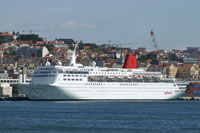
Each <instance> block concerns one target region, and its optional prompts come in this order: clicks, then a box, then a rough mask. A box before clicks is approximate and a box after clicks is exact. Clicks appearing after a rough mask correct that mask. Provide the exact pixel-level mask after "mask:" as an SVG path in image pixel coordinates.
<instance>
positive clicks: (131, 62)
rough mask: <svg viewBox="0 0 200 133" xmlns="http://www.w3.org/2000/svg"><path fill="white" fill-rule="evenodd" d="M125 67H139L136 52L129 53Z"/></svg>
mask: <svg viewBox="0 0 200 133" xmlns="http://www.w3.org/2000/svg"><path fill="white" fill-rule="evenodd" d="M123 68H127V69H136V68H137V62H136V56H135V55H134V54H130V53H129V54H128V55H127V56H126V60H125V63H124V66H123Z"/></svg>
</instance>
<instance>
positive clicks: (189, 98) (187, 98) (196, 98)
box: [179, 96, 200, 100]
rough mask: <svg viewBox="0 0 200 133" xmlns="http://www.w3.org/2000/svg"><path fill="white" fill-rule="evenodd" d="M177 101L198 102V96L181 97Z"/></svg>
mask: <svg viewBox="0 0 200 133" xmlns="http://www.w3.org/2000/svg"><path fill="white" fill-rule="evenodd" d="M179 100H200V96H194V97H191V96H182V97H180V98H179Z"/></svg>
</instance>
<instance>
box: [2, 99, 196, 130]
mask: <svg viewBox="0 0 200 133" xmlns="http://www.w3.org/2000/svg"><path fill="white" fill-rule="evenodd" d="M0 132H13V133H16V132H28V133H29V132H41V133H43V132H52V133H53V132H72V133H79V132H85V133H87V132H95V133H96V132H97V133H98V132H102V133H107V132H113V133H129V132H197V133H199V132H200V101H132V102H84V101H78V102H77V101H62V102H44V101H43V102H42V101H40V102H39V101H37V102H36V101H2V102H0Z"/></svg>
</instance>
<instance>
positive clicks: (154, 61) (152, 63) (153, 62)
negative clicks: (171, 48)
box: [151, 59, 159, 65]
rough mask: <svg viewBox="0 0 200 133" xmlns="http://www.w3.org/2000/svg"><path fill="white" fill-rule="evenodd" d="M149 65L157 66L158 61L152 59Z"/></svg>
mask: <svg viewBox="0 0 200 133" xmlns="http://www.w3.org/2000/svg"><path fill="white" fill-rule="evenodd" d="M151 65H159V62H158V60H157V59H153V60H152V61H151Z"/></svg>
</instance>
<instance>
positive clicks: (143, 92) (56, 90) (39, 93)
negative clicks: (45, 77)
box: [17, 84, 184, 101]
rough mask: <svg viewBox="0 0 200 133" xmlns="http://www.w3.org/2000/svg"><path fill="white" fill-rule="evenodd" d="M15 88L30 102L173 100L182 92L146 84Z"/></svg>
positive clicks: (27, 86) (167, 87)
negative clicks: (131, 85)
mask: <svg viewBox="0 0 200 133" xmlns="http://www.w3.org/2000/svg"><path fill="white" fill-rule="evenodd" d="M17 87H18V88H19V89H20V90H21V91H22V92H23V93H24V94H25V95H26V96H27V97H28V98H29V99H30V100H125V101H126V100H174V99H178V98H179V97H180V96H182V95H183V94H184V90H180V89H175V87H174V88H173V86H169V85H168V86H166V85H164V84H159V85H158V84H157V85H156V84H155V85H152V87H150V88H149V85H148V84H146V85H145V84H143V85H142V84H141V85H140V87H138V86H133V87H128V86H123V87H120V86H113V85H107V86H104V87H98V86H87V87H86V86H77V87H76V86H75V85H74V86H53V85H41V84H37V85H34V84H19V85H17Z"/></svg>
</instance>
